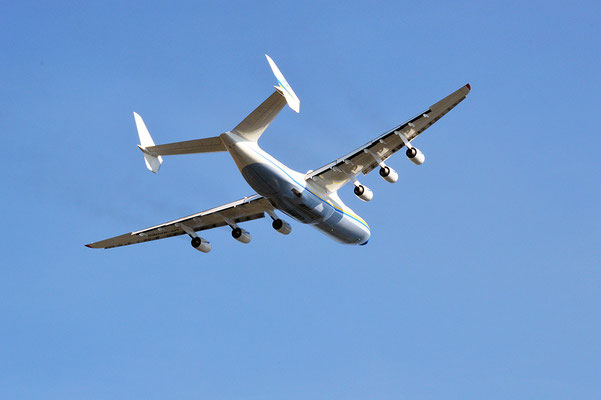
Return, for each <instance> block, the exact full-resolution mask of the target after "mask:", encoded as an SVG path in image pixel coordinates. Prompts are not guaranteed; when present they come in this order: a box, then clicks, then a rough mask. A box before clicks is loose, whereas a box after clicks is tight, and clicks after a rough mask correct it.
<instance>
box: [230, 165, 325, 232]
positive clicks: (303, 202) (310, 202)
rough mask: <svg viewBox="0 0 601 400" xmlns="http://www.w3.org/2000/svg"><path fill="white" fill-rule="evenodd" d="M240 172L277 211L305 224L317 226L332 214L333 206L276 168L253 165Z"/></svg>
mask: <svg viewBox="0 0 601 400" xmlns="http://www.w3.org/2000/svg"><path fill="white" fill-rule="evenodd" d="M241 172H242V176H243V177H244V179H246V181H247V182H248V184H249V185H250V186H251V187H252V188H253V189H254V190H256V191H257V193H259V194H260V195H262V196H265V197H267V198H268V199H270V200H271V202H272V203H274V204H275V206H276V207H277V208H278V209H280V210H282V211H283V212H284V213H286V214H287V215H289V216H290V217H292V218H294V219H296V220H298V221H300V222H302V223H304V224H317V223H319V222H321V221H323V220H325V219H327V218H329V217H330V216H331V215H332V214H333V213H334V209H333V208H332V206H330V205H329V204H327V203H326V202H324V201H323V200H321V199H320V198H319V197H317V196H316V195H314V194H312V193H311V192H310V191H308V190H306V189H305V187H303V186H301V185H299V184H297V183H296V182H295V181H294V180H292V179H291V178H290V177H289V176H288V175H287V174H286V173H285V172H283V171H281V170H280V169H279V168H277V167H276V166H273V165H271V164H268V163H254V164H250V165H247V166H245V167H244V168H242V171H241Z"/></svg>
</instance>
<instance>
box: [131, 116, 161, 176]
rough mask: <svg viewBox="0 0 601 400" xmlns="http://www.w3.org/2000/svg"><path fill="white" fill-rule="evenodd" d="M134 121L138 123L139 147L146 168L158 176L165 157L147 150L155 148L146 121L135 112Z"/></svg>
mask: <svg viewBox="0 0 601 400" xmlns="http://www.w3.org/2000/svg"><path fill="white" fill-rule="evenodd" d="M134 119H135V121H136V128H137V129H138V136H139V138H140V145H138V147H139V148H140V150H142V151H143V152H144V161H145V162H146V168H148V169H149V170H150V171H152V172H154V173H155V174H156V173H157V172H159V168H161V164H163V157H161V156H157V155H153V154H151V153H150V152H149V151H147V150H146V148H147V147H151V146H154V140H152V137H151V136H150V132H148V128H146V124H145V123H144V120H143V119H142V117H140V116H139V115H138V113H136V112H134Z"/></svg>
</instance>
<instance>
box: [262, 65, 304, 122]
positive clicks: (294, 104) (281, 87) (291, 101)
mask: <svg viewBox="0 0 601 400" xmlns="http://www.w3.org/2000/svg"><path fill="white" fill-rule="evenodd" d="M265 57H267V62H268V63H269V66H270V67H271V70H272V71H273V74H274V75H275V78H276V79H277V80H278V86H276V87H275V88H276V89H277V91H278V92H280V93H281V94H282V95H284V97H285V98H286V101H287V102H288V105H289V106H290V108H292V109H293V110H294V111H296V112H297V113H298V112H299V111H300V100H299V99H298V97H296V94H295V93H294V90H292V88H291V87H290V85H289V84H288V82H287V81H286V78H284V75H282V73H281V72H280V69H279V68H278V66H277V65H275V63H274V62H273V60H272V59H271V57H269V56H268V55H267V54H265Z"/></svg>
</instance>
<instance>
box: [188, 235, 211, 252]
mask: <svg viewBox="0 0 601 400" xmlns="http://www.w3.org/2000/svg"><path fill="white" fill-rule="evenodd" d="M190 244H191V245H192V247H194V248H195V249H196V250H198V251H202V252H203V253H208V252H209V251H211V243H210V242H208V241H206V240H204V239H203V238H201V237H198V236H196V237H194V238H192V242H191V243H190Z"/></svg>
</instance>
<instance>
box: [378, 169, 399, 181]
mask: <svg viewBox="0 0 601 400" xmlns="http://www.w3.org/2000/svg"><path fill="white" fill-rule="evenodd" d="M380 176H381V177H382V178H384V180H385V181H386V182H390V183H395V182H396V181H398V180H399V174H397V172H396V171H395V170H394V169H392V168H390V167H389V166H387V165H385V166H383V167H381V168H380Z"/></svg>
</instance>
